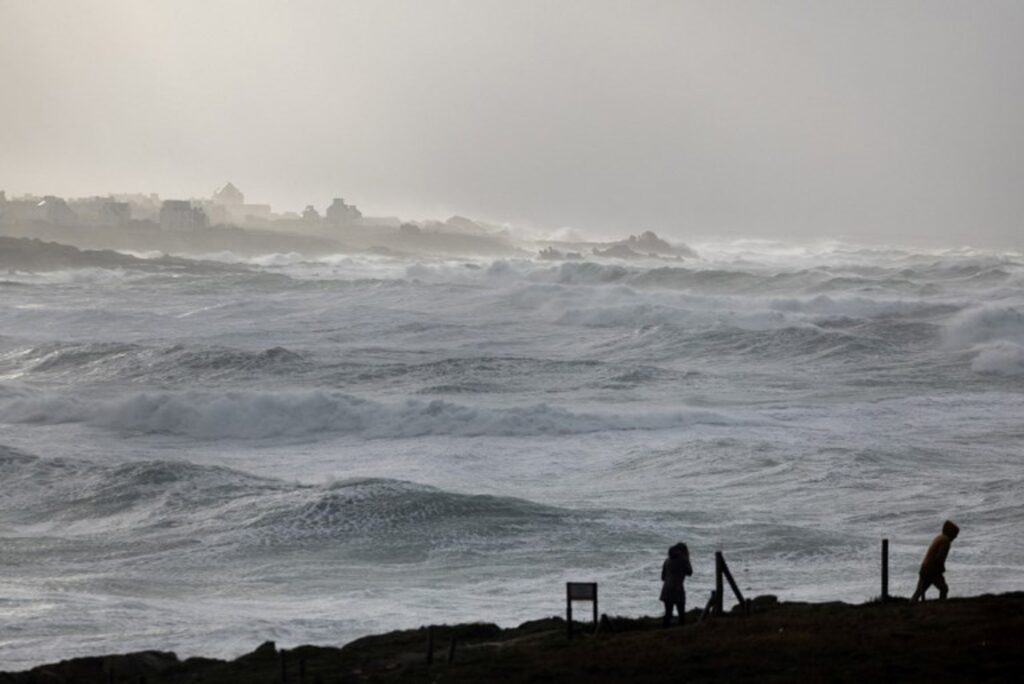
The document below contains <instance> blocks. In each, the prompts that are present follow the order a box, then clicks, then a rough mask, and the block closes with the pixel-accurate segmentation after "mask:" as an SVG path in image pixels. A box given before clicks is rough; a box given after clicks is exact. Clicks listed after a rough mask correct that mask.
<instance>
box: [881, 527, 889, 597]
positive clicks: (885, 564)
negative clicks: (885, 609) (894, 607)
mask: <svg viewBox="0 0 1024 684" xmlns="http://www.w3.org/2000/svg"><path fill="white" fill-rule="evenodd" d="M888 600H889V540H888V539H883V540H882V603H885V602H886V601H888Z"/></svg>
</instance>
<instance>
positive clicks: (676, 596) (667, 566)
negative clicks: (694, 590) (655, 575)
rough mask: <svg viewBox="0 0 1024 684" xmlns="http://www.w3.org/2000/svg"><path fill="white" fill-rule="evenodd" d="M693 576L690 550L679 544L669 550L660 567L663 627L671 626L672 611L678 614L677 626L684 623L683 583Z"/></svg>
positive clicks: (684, 594) (684, 598) (684, 601)
mask: <svg viewBox="0 0 1024 684" xmlns="http://www.w3.org/2000/svg"><path fill="white" fill-rule="evenodd" d="M692 574H693V567H692V566H691V565H690V550H689V549H688V548H686V544H683V543H679V544H676V545H675V546H673V547H671V548H669V550H668V558H666V559H665V563H664V564H663V565H662V566H661V602H662V603H664V604H665V619H664V620H663V621H662V626H663V627H668V626H669V625H671V624H672V610H673V609H675V610H677V611H678V612H679V624H680V625H681V624H683V623H684V622H686V589H684V588H683V582H684V581H685V580H686V578H687V577H689V576H690V575H692Z"/></svg>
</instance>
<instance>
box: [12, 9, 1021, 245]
mask: <svg viewBox="0 0 1024 684" xmlns="http://www.w3.org/2000/svg"><path fill="white" fill-rule="evenodd" d="M0 17H2V20H3V24H4V25H5V27H6V28H7V31H5V40H4V41H3V42H0V79H2V81H3V83H4V84H5V89H6V93H5V97H4V107H2V108H0V189H3V190H6V191H7V193H8V195H9V196H12V195H18V194H21V193H25V192H36V193H54V194H59V195H64V196H85V195H93V194H106V193H110V192H158V193H160V194H161V195H162V196H164V197H198V196H208V195H209V194H210V193H211V192H212V191H213V190H214V188H216V187H219V186H220V185H222V184H223V183H225V182H227V181H229V180H230V181H232V182H234V183H235V184H236V185H238V186H239V187H240V188H242V189H243V190H244V191H245V192H246V194H247V196H248V197H249V198H250V199H251V201H259V202H267V203H270V204H272V205H273V206H274V207H275V209H277V210H279V211H284V210H291V211H299V210H301V209H302V207H303V206H305V205H306V204H314V205H316V206H317V207H318V208H319V209H320V210H321V211H322V210H323V208H324V207H325V206H326V204H328V203H329V202H330V199H331V198H332V197H335V196H342V197H345V198H346V199H348V200H350V201H352V202H354V203H356V204H358V205H359V206H360V208H362V209H363V211H364V212H365V213H367V214H371V215H397V216H400V217H402V218H410V219H430V218H439V219H443V218H446V217H447V216H450V215H452V214H462V215H467V216H470V217H473V218H476V219H480V220H485V221H492V222H496V223H509V224H513V225H516V226H518V227H522V228H531V227H535V228H543V229H546V230H553V229H557V228H560V227H572V228H575V229H578V230H581V231H584V232H585V233H587V234H588V235H591V236H597V237H602V236H621V235H624V234H628V233H636V232H639V231H642V230H654V231H656V232H657V233H658V234H660V235H664V236H667V237H669V238H671V239H674V240H683V241H694V240H701V239H708V238H711V237H719V238H730V237H750V238H761V239H789V240H807V239H845V240H852V241H866V242H877V241H884V242H890V243H916V242H923V241H924V242H930V243H943V244H949V245H957V244H972V245H977V246H1000V247H1014V248H1017V247H1019V246H1020V239H1019V237H1018V234H1019V232H1020V216H1021V215H1022V214H1024V199H1022V197H1021V194H1020V192H1019V189H1018V188H1019V187H1020V185H1021V181H1022V180H1024V168H1022V162H1021V159H1022V158H1024V129H1022V123H1021V122H1022V121H1024V88H1022V87H1021V84H1020V79H1019V77H1018V76H1017V75H1016V71H1017V66H1018V65H1019V64H1020V63H1021V61H1022V57H1024V47H1022V46H1021V44H1020V41H1019V40H1018V37H1019V36H1020V35H1022V29H1024V5H1020V4H1018V3H1010V2H984V3H972V4H966V3H955V2H904V3H899V4H895V5H894V4H889V3H881V2H867V3H842V4H835V3H832V4H828V5H822V4H818V3H811V2H782V3H771V4H766V3H754V2H724V3H655V2H647V3H639V4H637V3H624V2H586V3H582V2H560V3H557V4H556V5H541V4H534V3H523V4H515V5H513V4H509V3H497V2H436V3H429V4H427V3H412V2H373V3H369V2H345V3H331V2H320V1H308V2H299V3H277V2H274V3H261V4H260V5H258V6H257V5H255V4H253V3H241V2H220V3H216V4H214V5H208V4H206V3H199V2H174V3H171V2H152V3H145V4H140V3H133V2H129V1H128V0H112V1H109V2H103V3H98V2H81V3H79V2H55V1H50V2H46V1H44V2H33V3H26V2H15V1H12V0H0Z"/></svg>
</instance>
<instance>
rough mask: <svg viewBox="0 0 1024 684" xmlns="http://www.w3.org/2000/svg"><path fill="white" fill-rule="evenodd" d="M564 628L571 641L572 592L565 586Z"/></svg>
mask: <svg viewBox="0 0 1024 684" xmlns="http://www.w3.org/2000/svg"><path fill="white" fill-rule="evenodd" d="M565 628H566V630H567V636H568V638H570V639H572V591H571V590H570V589H569V585H568V584H566V585H565Z"/></svg>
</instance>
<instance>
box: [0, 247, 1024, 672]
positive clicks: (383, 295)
mask: <svg viewBox="0 0 1024 684" xmlns="http://www.w3.org/2000/svg"><path fill="white" fill-rule="evenodd" d="M695 247H696V248H697V251H698V253H699V254H700V257H699V258H697V259H685V260H681V261H668V260H655V259H651V260H639V261H616V260H614V259H582V260H577V261H564V262H562V261H546V260H540V259H527V258H524V259H500V260H495V259H469V260H467V259H426V258H415V259H414V258H402V257H397V256H387V255H339V256H336V257H331V258H322V259H317V260H310V259H308V258H303V257H300V256H298V255H295V254H275V255H268V256H265V257H260V258H249V259H245V258H241V257H238V256H236V255H233V254H231V253H223V254H209V255H204V256H203V258H201V259H181V260H175V261H173V262H167V261H160V260H157V259H153V258H152V257H153V255H136V256H142V257H143V259H142V260H141V261H137V263H139V264H147V263H148V264H149V265H148V266H146V267H144V268H142V267H139V268H136V267H133V266H131V265H128V266H118V267H115V268H111V267H109V265H108V264H103V265H95V266H90V265H89V264H87V263H86V264H80V265H79V266H76V267H74V268H66V269H58V270H50V271H45V272H22V271H19V270H17V269H11V270H9V271H8V272H6V273H3V274H0V569H2V571H0V669H22V668H25V667H29V666H32V665H35V664H38V663H42V662H47V661H53V660H58V659H61V658H67V657H72V656H78V655H87V654H102V653H110V652H125V651H130V650H141V649H160V650H174V651H176V652H177V653H179V654H180V655H182V656H183V657H184V656H190V655H207V656H236V655H239V654H241V653H244V652H247V651H250V650H252V648H254V647H255V646H256V645H257V644H259V643H260V642H262V641H264V640H268V639H269V640H275V641H277V642H278V643H279V644H282V645H285V646H293V645H296V644H300V643H318V644H340V643H343V642H346V641H349V640H351V639H354V638H357V637H359V636H362V635H365V634H369V633H374V632H380V631H386V630H391V629H397V628H402V627H412V626H417V625H421V624H426V623H441V622H445V621H449V622H453V621H458V622H465V621H472V620H486V621H493V622H497V623H499V624H501V625H512V624H517V623H518V622H521V621H524V620H527V619H534V618H538V617H541V616H546V615H553V614H559V613H560V612H562V611H563V610H564V596H565V594H564V592H565V589H564V582H566V581H568V580H579V581H597V582H599V583H600V600H601V606H600V608H601V612H607V613H609V614H623V615H639V614H651V615H654V614H657V613H659V611H660V610H661V604H660V603H659V602H658V593H659V589H660V576H659V571H660V567H661V562H662V559H663V558H664V556H665V552H666V548H667V547H668V546H669V545H671V544H673V543H675V542H678V541H684V542H686V543H687V544H688V545H689V548H690V551H691V555H692V558H693V565H694V575H693V577H692V578H691V579H690V580H689V581H688V585H687V587H688V596H689V602H690V606H691V607H692V606H694V605H703V603H704V601H705V600H706V598H707V595H708V593H709V591H710V589H711V588H712V586H713V554H714V552H715V551H716V550H722V551H723V552H724V554H725V557H726V559H727V560H728V561H729V563H730V566H731V568H732V571H733V574H734V575H735V576H736V578H737V581H738V582H739V584H740V586H741V588H742V589H743V590H744V591H748V592H749V593H751V594H755V595H756V594H769V593H770V594H776V595H779V596H780V597H781V598H784V599H788V600H846V601H864V600H869V599H871V598H872V597H874V596H877V595H878V593H879V570H878V567H879V546H880V540H881V539H883V538H888V539H890V540H891V575H892V580H891V583H892V588H891V591H892V592H893V593H896V594H902V595H908V594H909V593H910V592H911V591H912V590H913V587H914V583H915V581H916V571H917V565H918V563H919V562H920V559H921V556H922V554H923V551H924V548H925V547H926V546H927V544H928V542H929V541H930V540H931V538H932V537H933V536H934V535H935V534H936V533H937V532H938V530H939V527H940V526H941V524H942V521H943V520H945V519H946V518H952V519H954V520H955V521H956V522H957V523H958V524H959V525H960V527H961V534H960V537H959V538H958V539H957V540H956V543H955V544H954V545H953V550H952V552H951V554H950V559H949V562H948V564H947V575H946V577H947V580H948V581H949V584H950V586H951V590H952V595H954V596H956V595H966V594H977V593H984V592H997V591H1005V590H1011V589H1019V577H1020V571H1021V568H1024V543H1022V542H1021V534H1020V525H1021V520H1022V519H1024V497H1022V496H1021V492H1022V491H1024V467H1022V458H1024V456H1022V453H1021V444H1022V443H1024V420H1022V419H1024V257H1022V255H1021V254H1019V253H1009V252H991V251H978V250H971V249H957V250H932V251H924V250H906V249H893V248H882V247H875V248H871V247H864V246H854V245H846V244H841V243H828V244H818V245H812V246H806V245H805V246H799V245H787V244H779V243H772V242H733V243H727V244H726V243H723V244H703V245H695Z"/></svg>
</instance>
